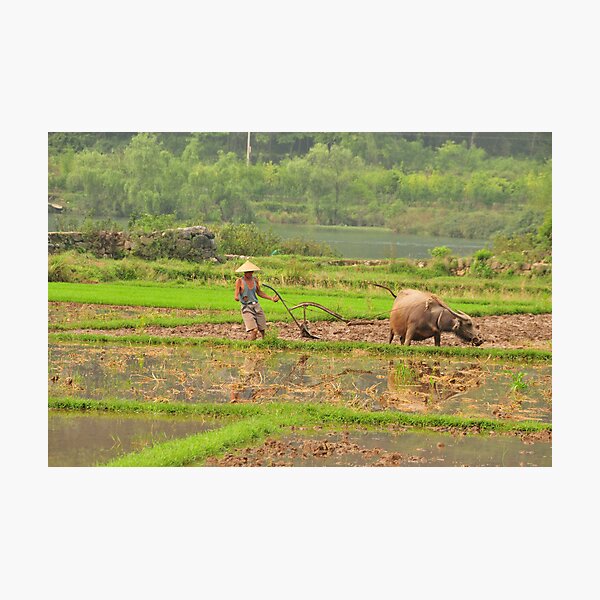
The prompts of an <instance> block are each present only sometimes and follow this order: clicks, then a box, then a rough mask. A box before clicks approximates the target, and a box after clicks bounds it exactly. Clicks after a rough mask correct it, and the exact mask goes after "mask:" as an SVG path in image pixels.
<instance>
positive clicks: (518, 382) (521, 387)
mask: <svg viewBox="0 0 600 600" xmlns="http://www.w3.org/2000/svg"><path fill="white" fill-rule="evenodd" d="M524 377H525V373H523V372H522V371H519V372H518V373H512V383H511V385H510V390H511V392H513V393H515V392H524V391H525V390H526V389H527V388H528V387H529V384H528V383H527V382H526V381H523V378H524Z"/></svg>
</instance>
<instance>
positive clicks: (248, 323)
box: [242, 306, 258, 340]
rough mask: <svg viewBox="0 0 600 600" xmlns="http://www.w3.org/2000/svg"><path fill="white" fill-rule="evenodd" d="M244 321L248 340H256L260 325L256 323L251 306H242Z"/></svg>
mask: <svg viewBox="0 0 600 600" xmlns="http://www.w3.org/2000/svg"><path fill="white" fill-rule="evenodd" d="M242 319H244V326H245V327H246V333H247V334H248V339H250V340H255V339H256V336H257V334H258V331H257V330H258V323H257V322H256V317H255V315H254V311H252V310H251V307H250V306H242Z"/></svg>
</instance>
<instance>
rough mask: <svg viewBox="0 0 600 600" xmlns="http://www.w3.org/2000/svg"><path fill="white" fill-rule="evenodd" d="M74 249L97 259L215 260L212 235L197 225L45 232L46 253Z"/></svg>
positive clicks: (215, 250)
mask: <svg viewBox="0 0 600 600" xmlns="http://www.w3.org/2000/svg"><path fill="white" fill-rule="evenodd" d="M66 250H77V251H79V252H91V253H92V254H94V255H95V256H98V257H100V258H124V257H125V256H137V257H139V258H146V259H149V260H152V259H156V258H178V259H181V260H191V261H196V262H198V261H204V260H212V261H217V260H218V258H217V247H216V243H215V234H214V233H213V232H212V231H210V230H209V229H207V228H206V227H203V226H201V225H198V226H195V227H182V228H179V229H167V230H165V231H153V232H151V233H126V232H123V231H94V232H77V231H60V232H50V233H48V253H49V254H55V253H57V252H65V251H66Z"/></svg>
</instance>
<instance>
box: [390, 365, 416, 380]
mask: <svg viewBox="0 0 600 600" xmlns="http://www.w3.org/2000/svg"><path fill="white" fill-rule="evenodd" d="M394 382H395V383H396V385H414V384H416V383H419V373H418V372H417V371H416V370H415V369H411V368H410V367H408V366H407V365H405V364H404V363H399V364H398V365H396V370H395V373H394Z"/></svg>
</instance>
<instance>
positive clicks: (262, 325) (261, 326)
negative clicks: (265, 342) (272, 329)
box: [254, 304, 267, 339]
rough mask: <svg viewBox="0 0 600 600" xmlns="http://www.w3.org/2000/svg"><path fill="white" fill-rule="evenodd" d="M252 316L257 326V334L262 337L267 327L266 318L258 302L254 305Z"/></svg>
mask: <svg viewBox="0 0 600 600" xmlns="http://www.w3.org/2000/svg"><path fill="white" fill-rule="evenodd" d="M254 316H255V318H256V325H257V327H258V335H260V337H261V338H263V339H264V337H265V330H266V329H267V318H266V317H265V313H264V311H263V309H262V307H261V306H260V304H255V305H254Z"/></svg>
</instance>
